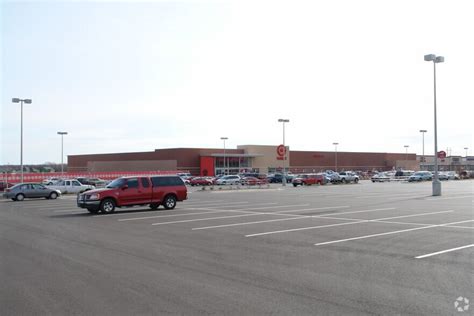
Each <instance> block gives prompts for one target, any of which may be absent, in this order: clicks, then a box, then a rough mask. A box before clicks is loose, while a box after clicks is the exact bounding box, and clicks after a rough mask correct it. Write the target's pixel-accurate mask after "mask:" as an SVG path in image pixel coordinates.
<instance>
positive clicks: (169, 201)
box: [163, 195, 176, 210]
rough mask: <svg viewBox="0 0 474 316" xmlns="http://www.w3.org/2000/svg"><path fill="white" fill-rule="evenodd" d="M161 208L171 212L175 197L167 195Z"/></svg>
mask: <svg viewBox="0 0 474 316" xmlns="http://www.w3.org/2000/svg"><path fill="white" fill-rule="evenodd" d="M163 206H164V207H165V209H167V210H172V209H174V208H175V207H176V197H175V196H174V195H167V196H166V197H165V200H164V201H163Z"/></svg>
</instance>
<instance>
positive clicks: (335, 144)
mask: <svg viewBox="0 0 474 316" xmlns="http://www.w3.org/2000/svg"><path fill="white" fill-rule="evenodd" d="M332 144H333V145H334V171H335V172H337V145H339V143H332Z"/></svg>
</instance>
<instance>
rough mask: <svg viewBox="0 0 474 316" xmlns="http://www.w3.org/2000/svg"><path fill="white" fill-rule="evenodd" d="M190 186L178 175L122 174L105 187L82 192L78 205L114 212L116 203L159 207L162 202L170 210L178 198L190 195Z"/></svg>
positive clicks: (94, 212)
mask: <svg viewBox="0 0 474 316" xmlns="http://www.w3.org/2000/svg"><path fill="white" fill-rule="evenodd" d="M187 192H188V191H187V189H186V186H185V185H184V182H183V180H181V178H180V177H178V176H152V177H123V178H118V179H115V180H114V181H112V182H111V183H109V184H108V185H107V186H106V187H105V188H102V189H96V190H91V191H87V192H84V193H81V194H79V195H78V196H77V206H78V207H80V208H86V209H87V210H88V211H89V212H90V213H93V214H96V213H98V212H102V213H113V212H114V211H115V208H116V207H124V206H125V207H129V206H136V205H149V207H150V208H151V209H153V210H156V209H157V208H158V207H159V206H160V205H163V206H164V208H165V209H167V210H171V209H174V208H175V207H176V202H178V201H184V200H186V199H187Z"/></svg>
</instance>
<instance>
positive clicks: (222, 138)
mask: <svg viewBox="0 0 474 316" xmlns="http://www.w3.org/2000/svg"><path fill="white" fill-rule="evenodd" d="M228 139H229V138H228V137H221V140H223V141H224V175H226V169H227V166H226V164H225V141H226V140H228Z"/></svg>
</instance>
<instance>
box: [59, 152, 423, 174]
mask: <svg viewBox="0 0 474 316" xmlns="http://www.w3.org/2000/svg"><path fill="white" fill-rule="evenodd" d="M286 151H287V153H288V154H287V155H286V159H284V157H285V154H284V152H285V150H284V148H283V146H281V145H280V146H267V145H240V146H237V148H236V149H226V150H225V152H224V149H223V148H220V149H217V148H168V149H156V150H155V151H150V152H132V153H111V154H92V155H69V156H68V171H70V172H108V171H155V170H182V171H189V172H190V173H191V174H193V175H207V176H213V175H216V174H222V173H230V174H236V173H240V172H249V171H252V172H259V173H271V172H276V171H281V170H283V167H285V168H288V169H289V170H291V171H292V172H294V173H300V172H319V171H324V170H327V169H332V170H336V169H337V170H338V171H341V170H360V171H370V170H377V171H381V170H392V169H395V168H397V167H402V168H404V169H412V170H417V169H418V168H417V166H418V161H417V156H416V154H406V153H367V152H337V153H336V152H333V151H331V152H328V151H294V150H289V147H288V146H287V147H286ZM336 164H337V166H336Z"/></svg>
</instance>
